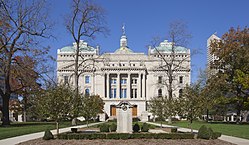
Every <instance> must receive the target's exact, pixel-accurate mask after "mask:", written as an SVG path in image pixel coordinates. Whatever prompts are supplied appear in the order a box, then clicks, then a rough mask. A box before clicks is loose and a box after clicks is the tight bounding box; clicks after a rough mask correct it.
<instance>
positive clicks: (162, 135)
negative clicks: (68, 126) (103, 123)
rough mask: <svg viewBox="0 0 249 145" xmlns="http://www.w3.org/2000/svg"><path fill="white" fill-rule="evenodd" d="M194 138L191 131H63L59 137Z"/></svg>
mask: <svg viewBox="0 0 249 145" xmlns="http://www.w3.org/2000/svg"><path fill="white" fill-rule="evenodd" d="M143 138H146V139H194V134H191V133H171V134H168V133H158V134H155V133H133V134H129V133H95V134H89V133H62V134H59V135H58V139H90V140H91V139H124V140H126V139H143Z"/></svg>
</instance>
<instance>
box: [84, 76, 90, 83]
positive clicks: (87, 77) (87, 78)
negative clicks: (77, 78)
mask: <svg viewBox="0 0 249 145" xmlns="http://www.w3.org/2000/svg"><path fill="white" fill-rule="evenodd" d="M89 83H90V76H85V84H89Z"/></svg>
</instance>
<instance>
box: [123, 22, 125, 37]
mask: <svg viewBox="0 0 249 145" xmlns="http://www.w3.org/2000/svg"><path fill="white" fill-rule="evenodd" d="M122 32H123V35H125V24H124V23H123V26H122Z"/></svg>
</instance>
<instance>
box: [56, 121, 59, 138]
mask: <svg viewBox="0 0 249 145" xmlns="http://www.w3.org/2000/svg"><path fill="white" fill-rule="evenodd" d="M56 130H57V136H58V134H59V122H58V121H56Z"/></svg>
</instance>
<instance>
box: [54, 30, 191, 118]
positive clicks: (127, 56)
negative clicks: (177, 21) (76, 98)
mask: <svg viewBox="0 0 249 145" xmlns="http://www.w3.org/2000/svg"><path fill="white" fill-rule="evenodd" d="M171 44H172V43H171V42H168V41H167V40H165V41H163V42H161V43H160V45H159V46H158V47H157V49H158V50H159V51H160V52H161V54H162V55H163V56H164V57H165V59H166V60H167V59H169V57H170V56H171V55H170V54H171V52H170V50H172V49H171V48H170V47H171V46H172V45H171ZM80 46H81V48H80V49H81V51H80V55H82V56H83V58H84V59H88V58H89V60H90V61H89V62H85V63H86V66H87V65H88V63H89V64H91V65H89V66H93V68H91V67H89V68H88V67H85V68H83V67H82V68H79V71H80V72H83V73H82V75H81V76H80V78H79V85H80V89H81V92H83V93H89V94H90V95H96V94H97V95H100V96H101V98H102V99H103V101H104V103H105V105H104V113H106V114H107V115H108V116H109V117H113V118H115V117H116V114H117V112H116V108H115V106H116V105H118V104H119V103H120V102H121V101H128V102H129V103H130V104H131V105H132V106H133V108H132V116H133V117H141V116H142V113H144V114H146V111H148V110H147V107H146V105H147V103H148V102H149V100H150V99H151V98H153V97H158V96H167V88H166V85H165V84H163V82H164V81H165V80H166V79H167V76H166V73H165V70H162V68H161V67H160V66H161V65H165V64H163V61H162V59H161V58H160V57H159V55H158V53H157V51H156V50H155V49H152V48H151V47H149V49H148V54H145V53H139V52H133V51H132V50H131V49H130V48H129V47H128V43H127V37H126V34H125V31H124V30H123V34H122V36H121V38H120V46H119V48H118V49H117V50H116V51H115V52H109V53H104V54H102V55H100V54H99V53H98V52H99V49H100V47H97V48H93V47H91V46H89V45H88V44H87V43H86V42H85V41H81V44H80ZM74 50H75V45H73V46H66V47H63V48H61V49H59V50H58V60H57V66H58V70H57V76H58V82H59V83H69V84H72V85H74V79H73V77H72V78H70V77H71V76H72V73H73V65H70V64H71V63H72V62H73V60H74V57H73V56H74V54H75V53H74ZM175 51H176V52H175V53H177V55H176V58H177V59H178V60H179V61H181V60H183V63H182V65H183V66H181V67H179V68H180V69H179V70H177V72H176V75H175V78H174V82H173V83H174V84H173V85H174V86H175V88H174V92H173V93H174V96H175V97H178V95H179V93H180V92H182V89H183V87H184V86H186V84H190V50H189V49H187V48H184V47H180V46H179V47H178V46H177V47H176V48H175ZM91 60H94V61H91ZM79 61H81V60H79ZM92 64H94V65H92Z"/></svg>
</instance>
